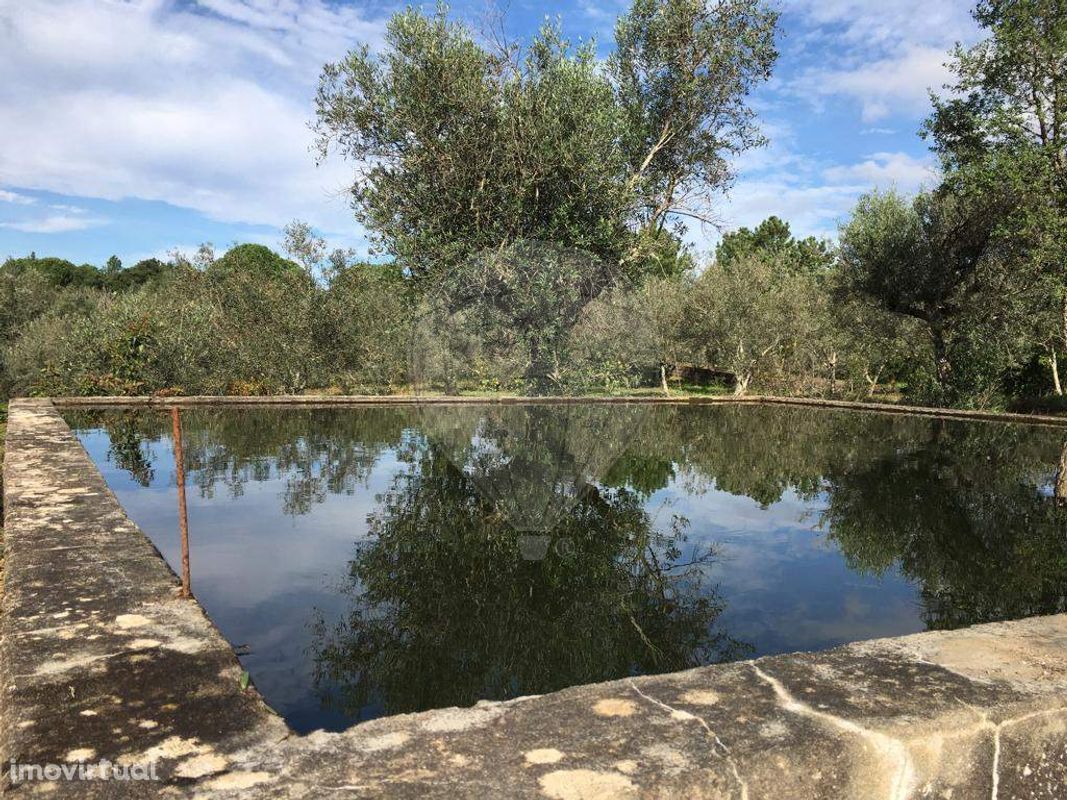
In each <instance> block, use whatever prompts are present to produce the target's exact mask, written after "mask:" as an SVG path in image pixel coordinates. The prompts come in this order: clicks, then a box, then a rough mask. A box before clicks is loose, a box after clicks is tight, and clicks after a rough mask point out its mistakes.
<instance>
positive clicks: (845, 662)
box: [0, 398, 1067, 800]
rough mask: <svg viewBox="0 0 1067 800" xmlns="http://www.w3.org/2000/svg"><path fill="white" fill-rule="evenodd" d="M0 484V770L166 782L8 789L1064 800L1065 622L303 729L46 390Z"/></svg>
mask: <svg viewBox="0 0 1067 800" xmlns="http://www.w3.org/2000/svg"><path fill="white" fill-rule="evenodd" d="M242 400H244V399H243V398H242ZM391 401H393V400H392V399H391ZM463 401H464V402H470V399H468V398H464V399H463ZM753 401H755V402H761V401H763V400H762V399H758V400H757V399H753V400H750V401H748V402H753ZM149 402H152V403H157V402H160V403H164V402H165V403H170V402H173V400H171V399H168V400H166V401H154V400H153V401H149ZM194 402H201V400H200V399H196V400H194ZM374 402H380V401H378V400H375V401H374ZM423 402H424V401H423ZM126 404H128V403H126ZM805 404H807V403H805ZM892 408H894V409H896V408H897V407H892ZM952 416H954V415H952ZM1025 419H1026V421H1031V418H1025ZM4 477H5V483H4V499H5V523H6V530H5V548H6V560H5V569H4V594H3V617H2V619H0V688H2V694H0V700H2V707H0V747H2V753H0V758H2V761H0V766H2V767H3V769H4V770H5V773H6V772H7V768H8V765H9V763H10V759H15V760H16V761H17V762H19V763H44V762H58V763H62V762H66V761H77V760H87V761H95V760H97V759H101V758H107V759H109V760H111V761H113V762H118V763H122V764H132V763H146V762H153V763H155V764H156V766H157V773H158V775H159V777H160V778H161V781H160V782H158V783H148V782H137V783H129V782H122V783H118V782H114V781H112V782H102V781H98V782H90V783H78V782H75V783H69V782H64V781H58V782H54V783H51V784H47V785H44V786H42V785H32V784H20V785H18V786H8V790H9V791H11V792H12V793H14V794H16V795H18V796H21V795H22V794H30V793H32V792H34V791H35V790H36V791H40V790H48V791H50V793H51V794H52V795H53V796H60V797H68V796H69V797H136V796H164V795H165V796H177V797H182V796H197V797H231V796H233V797H237V796H240V797H279V798H281V797H293V798H318V797H335V796H337V797H412V798H416V797H417V798H427V797H448V798H453V797H470V798H485V797H531V798H556V800H578V799H579V798H594V797H595V798H608V797H620V798H635V797H654V798H674V797H677V798H751V799H752V800H756V799H757V798H765V797H769V798H774V800H790V799H791V798H797V799H798V800H799V799H800V798H804V800H810V798H839V797H846V798H864V799H866V798H879V797H885V798H911V797H914V798H920V797H952V798H956V799H957V800H958V799H959V798H971V797H983V798H990V797H992V798H1009V797H1019V798H1022V797H1048V798H1062V797H1064V796H1067V615H1060V616H1055V617H1043V618H1035V619H1030V620H1023V621H1019V622H1010V623H998V624H992V625H982V626H976V627H974V628H970V629H965V630H960V631H953V632H936V633H924V634H918V635H915V636H908V637H901V638H897V639H885V640H878V641H872V642H865V643H859V644H854V645H849V646H846V647H842V648H838V649H835V650H829V651H825V652H819V653H812V654H793V655H787V656H776V657H772V658H765V659H759V660H757V661H751V662H739V663H735V664H729V665H722V666H713V667H706V668H701V669H695V670H689V671H686V672H680V673H674V674H669V675H660V676H650V677H643V678H635V679H632V680H622V681H614V682H610V683H603V684H595V685H590V686H579V687H574V688H571V689H567V690H564V691H561V692H556V693H553V694H550V695H545V696H542V697H536V698H524V699H520V700H515V701H511V702H507V703H482V704H479V705H477V706H475V707H473V708H470V709H443V710H438V711H430V712H425V713H422V714H412V715H404V716H397V717H391V718H386V719H380V720H376V721H373V722H369V723H366V724H364V725H360V726H357V727H355V728H352V729H350V730H348V731H346V732H344V733H338V734H326V733H316V734H311V735H309V736H296V735H295V734H292V733H291V732H290V731H289V730H288V729H287V728H286V726H285V725H284V723H283V722H282V721H281V719H280V718H279V717H277V716H276V715H275V714H274V713H273V712H272V711H271V710H270V709H269V708H268V707H267V706H266V705H265V704H264V703H263V702H262V700H261V699H260V698H259V697H258V695H256V693H255V692H254V691H252V690H241V689H240V685H239V675H240V668H239V665H238V662H237V659H236V657H235V656H234V654H233V651H232V649H231V647H230V646H229V644H228V643H227V642H226V641H225V640H224V639H223V638H222V637H221V635H220V634H219V632H218V631H217V630H216V629H215V627H214V626H213V625H212V624H211V623H210V621H209V620H208V619H207V617H206V616H205V614H204V613H203V611H202V610H201V609H200V607H199V605H198V604H196V603H195V602H194V601H183V600H178V599H177V598H176V597H175V592H176V589H177V586H178V583H177V580H176V578H175V577H174V575H173V574H172V573H171V572H170V570H169V568H168V567H167V566H166V564H165V562H164V561H163V559H162V558H161V557H160V556H159V554H158V553H157V552H156V551H155V548H154V547H153V546H152V545H151V543H150V542H149V541H148V540H147V538H146V537H145V536H144V535H143V533H142V532H141V531H140V530H139V529H138V528H137V527H136V526H135V525H133V524H132V523H131V522H130V521H129V519H128V518H127V517H126V516H125V514H124V513H123V511H122V509H121V507H120V506H119V504H118V502H117V501H116V499H115V498H114V496H113V495H112V494H111V493H110V491H108V489H107V487H106V486H105V484H104V482H103V479H102V478H101V476H100V474H99V472H98V471H97V470H96V468H95V466H94V465H93V464H92V462H91V461H90V459H89V457H88V456H87V454H86V453H85V452H84V450H83V449H82V448H81V446H80V445H79V444H78V442H77V440H76V439H75V438H74V436H73V434H71V432H70V430H69V429H68V428H67V426H66V424H65V423H64V422H63V420H62V419H61V418H60V416H59V415H58V414H57V413H56V411H55V409H54V408H53V406H52V404H51V402H50V401H47V400H33V401H30V400H16V401H13V402H12V403H11V405H10V407H9V419H8V439H7V455H6V458H5V464H4ZM7 777H8V776H7V775H6V774H5V778H7Z"/></svg>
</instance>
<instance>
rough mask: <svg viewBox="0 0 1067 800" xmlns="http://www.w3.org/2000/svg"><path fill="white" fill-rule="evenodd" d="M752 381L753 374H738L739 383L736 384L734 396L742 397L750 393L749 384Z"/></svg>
mask: <svg viewBox="0 0 1067 800" xmlns="http://www.w3.org/2000/svg"><path fill="white" fill-rule="evenodd" d="M751 380H752V373H751V372H746V373H742V374H738V376H737V383H735V384H734V396H735V397H740V396H741V395H743V394H744V393H745V392H747V391H748V382H749V381H751Z"/></svg>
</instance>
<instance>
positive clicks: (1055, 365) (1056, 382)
mask: <svg viewBox="0 0 1067 800" xmlns="http://www.w3.org/2000/svg"><path fill="white" fill-rule="evenodd" d="M1049 360H1050V362H1051V363H1052V388H1053V389H1054V390H1055V392H1056V394H1059V395H1062V394H1063V385H1062V384H1061V383H1060V364H1059V362H1058V361H1057V360H1056V348H1055V347H1053V348H1051V356H1050V358H1049Z"/></svg>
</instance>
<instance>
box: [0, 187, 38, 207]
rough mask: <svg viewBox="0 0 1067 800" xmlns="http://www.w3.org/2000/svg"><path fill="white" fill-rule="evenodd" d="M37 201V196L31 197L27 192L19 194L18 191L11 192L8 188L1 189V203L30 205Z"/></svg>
mask: <svg viewBox="0 0 1067 800" xmlns="http://www.w3.org/2000/svg"><path fill="white" fill-rule="evenodd" d="M36 202H37V198H35V197H30V196H29V195H26V194H19V193H18V192H9V191H7V190H6V189H0V203H13V204H15V205H17V206H30V205H33V204H34V203H36Z"/></svg>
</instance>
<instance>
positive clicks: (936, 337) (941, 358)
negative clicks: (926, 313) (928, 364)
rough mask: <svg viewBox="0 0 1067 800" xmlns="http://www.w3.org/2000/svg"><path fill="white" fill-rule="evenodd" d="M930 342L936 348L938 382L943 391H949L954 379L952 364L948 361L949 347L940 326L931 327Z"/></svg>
mask: <svg viewBox="0 0 1067 800" xmlns="http://www.w3.org/2000/svg"><path fill="white" fill-rule="evenodd" d="M930 341H931V343H932V344H933V347H934V367H935V368H936V369H937V382H938V383H939V384H940V386H941V389H942V391H947V390H948V385H949V379H950V378H951V377H952V364H951V363H950V362H949V360H948V345H947V344H945V332H944V330H943V329H942V328H941V326H940V325H936V324H932V325H931V326H930Z"/></svg>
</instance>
